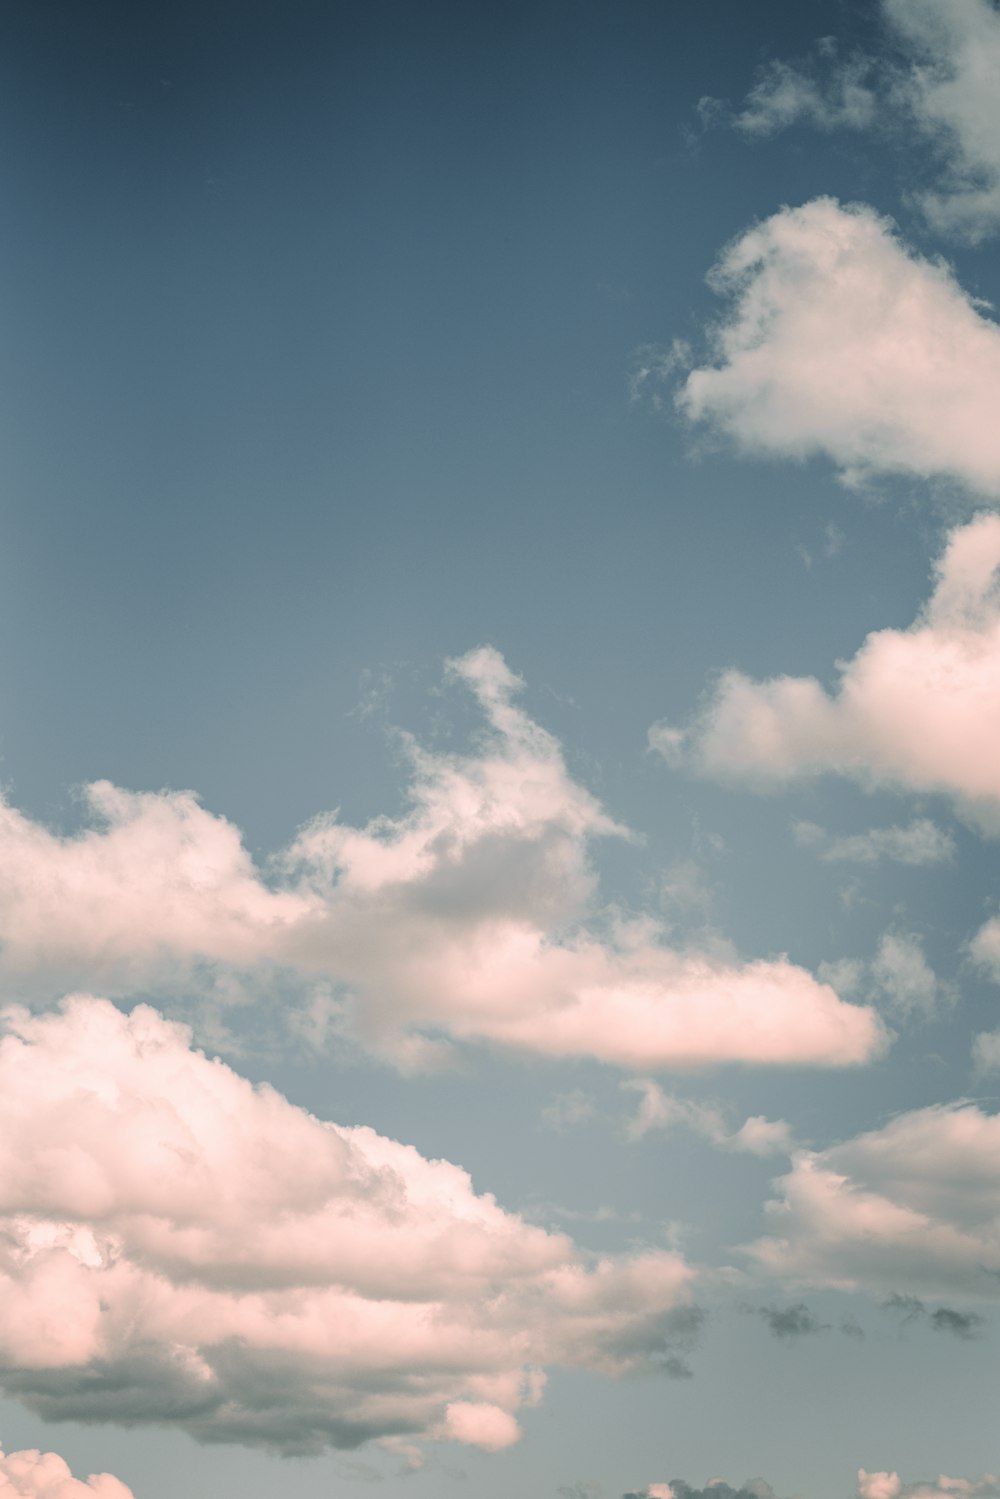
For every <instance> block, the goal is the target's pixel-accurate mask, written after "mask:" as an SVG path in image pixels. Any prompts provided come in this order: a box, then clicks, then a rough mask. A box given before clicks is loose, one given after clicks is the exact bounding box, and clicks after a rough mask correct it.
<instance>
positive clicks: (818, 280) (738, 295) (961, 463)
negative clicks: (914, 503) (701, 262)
mask: <svg viewBox="0 0 1000 1499" xmlns="http://www.w3.org/2000/svg"><path fill="white" fill-rule="evenodd" d="M709 279H710V283H711V285H712V286H713V288H714V289H715V290H716V291H717V292H718V293H719V294H720V295H721V296H723V297H725V298H726V299H727V302H728V308H727V312H726V314H725V316H724V317H723V319H722V321H721V322H720V323H719V324H718V325H717V326H716V328H715V329H714V332H713V335H712V352H713V356H714V357H713V362H712V363H711V364H708V365H706V366H705V367H703V368H700V369H694V370H692V371H691V372H690V373H689V374H688V376H687V378H686V380H685V381H684V382H683V384H682V385H681V386H680V388H679V391H678V393H677V405H678V407H679V409H680V411H681V412H682V413H683V414H684V415H685V416H686V417H687V418H688V419H689V420H690V421H692V422H705V423H708V424H710V425H711V426H712V427H713V428H715V429H716V430H717V431H719V432H721V433H724V434H725V435H726V436H728V437H729V438H731V439H733V440H734V441H735V443H736V444H737V446H738V447H739V448H740V449H742V450H743V451H744V452H748V453H756V454H770V455H773V456H777V457H785V458H796V459H805V458H809V457H811V456H813V455H819V454H821V455H825V456H826V457H828V458H829V459H831V460H832V462H833V463H835V464H836V465H837V467H838V468H839V469H840V470H841V471H842V473H843V474H844V475H845V476H846V477H847V478H848V479H852V480H856V479H860V478H862V477H864V476H865V475H868V474H874V473H879V472H882V473H901V474H910V475H916V476H918V477H920V478H925V479H926V478H932V477H935V476H939V477H944V478H949V479H952V480H957V481H959V482H960V483H962V484H963V485H965V486H967V487H968V488H969V489H971V490H974V491H978V492H980V493H983V494H988V495H997V494H1000V430H998V427H997V423H996V422H995V420H994V412H995V410H996V407H997V403H998V400H1000V329H998V327H997V325H996V323H995V322H993V321H992V319H990V318H988V317H986V316H985V315H984V314H983V312H982V311H981V310H980V309H979V308H978V307H977V306H976V305H974V304H973V302H971V301H970V300H969V298H968V297H967V296H966V295H965V294H964V292H963V291H962V289H961V288H960V286H959V285H958V283H957V282H956V280H955V278H954V276H953V275H952V273H951V271H950V270H949V269H948V268H947V267H946V266H944V265H942V264H941V263H939V262H931V261H928V260H924V259H922V258H920V257H919V256H917V255H915V254H914V253H912V252H911V251H909V250H908V249H907V248H906V247H905V246H904V245H903V244H902V243H901V242H900V240H899V239H898V238H897V237H896V234H895V232H894V230H893V226H892V224H891V223H890V222H889V221H888V220H886V219H883V218H881V217H880V216H879V215H878V214H876V213H875V212H874V211H873V210H872V209H870V208H866V207H863V206H853V207H843V206H842V205H841V204H839V203H838V202H836V201H835V200H834V199H832V198H819V199H816V200H814V201H813V202H810V203H806V204H805V205H804V206H803V207H801V208H785V209H782V210H781V211H780V212H779V213H776V214H774V215H773V216H772V217H771V218H769V219H765V220H764V222H763V223H761V224H758V225H757V226H756V227H755V228H753V229H750V230H748V231H747V232H746V233H745V234H743V235H742V236H741V237H740V238H739V239H737V240H736V241H735V242H734V243H733V244H732V245H730V246H729V248H728V249H727V250H726V251H725V253H724V254H723V256H722V258H721V260H720V261H719V263H718V264H717V266H716V267H715V269H714V271H713V272H712V274H711V276H710V278H709Z"/></svg>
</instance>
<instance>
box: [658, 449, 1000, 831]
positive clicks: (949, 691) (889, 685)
mask: <svg viewBox="0 0 1000 1499" xmlns="http://www.w3.org/2000/svg"><path fill="white" fill-rule="evenodd" d="M998 431H1000V428H998ZM998 565H1000V517H998V516H993V515H981V516H979V517H978V518H977V519H975V520H973V521H971V522H970V523H969V524H968V525H965V526H962V527H959V528H958V529H956V530H955V531H953V532H952V533H951V535H950V537H949V540H948V544H947V546H946V548H945V551H944V555H943V556H942V557H941V559H940V560H939V562H938V564H937V568H936V582H935V587H934V592H933V594H932V596H931V599H930V602H929V603H928V605H927V607H926V608H925V609H924V610H923V611H922V612H921V614H920V615H919V616H918V618H917V620H916V621H915V622H914V624H913V625H911V626H910V628H909V629H906V630H879V631H876V632H874V633H873V634H871V635H869V636H868V638H867V640H866V641H865V642H864V644H863V645H862V647H861V649H860V650H859V651H858V652H857V654H856V655H855V656H854V657H853V658H852V659H851V660H850V661H847V662H845V663H839V664H838V670H839V672H840V682H839V685H838V687H837V688H836V690H835V691H834V692H833V693H828V692H827V691H826V690H825V688H824V687H823V686H822V685H821V683H820V682H819V681H817V680H816V678H815V677H775V678H772V679H771V680H769V681H764V682H759V681H754V680H753V679H751V678H750V677H746V676H744V675H743V674H742V673H741V672H738V671H728V672H725V673H724V674H723V675H722V676H721V678H720V679H719V681H718V683H717V685H716V687H715V689H714V691H713V693H712V695H711V697H710V699H709V701H708V703H707V705H706V706H705V708H704V709H703V710H702V712H701V714H700V715H699V717H698V718H697V719H696V720H695V721H694V723H693V724H691V725H690V726H689V727H688V728H687V729H686V730H685V731H683V732H681V731H678V730H677V729H670V728H666V727H665V726H661V725H656V726H654V727H653V729H651V731H650V744H651V746H652V747H653V748H654V749H658V750H661V752H663V753H664V754H665V755H666V757H667V759H668V760H669V761H670V763H677V762H678V761H679V760H681V761H685V762H686V763H688V764H690V765H691V766H692V767H694V768H695V769H698V770H700V771H701V772H702V773H703V774H705V775H708V776H711V777H715V778H718V779H723V780H733V781H743V782H747V783H749V784H751V785H755V786H756V787H758V788H759V789H766V788H768V787H777V786H779V785H781V784H782V783H785V782H788V781H791V780H794V779H796V778H801V777H805V776H810V775H819V774H821V773H824V772H832V773H836V774H839V775H844V776H849V777H851V778H853V779H854V780H857V781H860V782H861V784H862V785H863V786H866V787H874V786H885V787H889V788H891V789H894V790H900V791H920V792H941V793H943V794H945V795H947V796H949V797H950V798H951V800H952V802H953V803H954V806H955V810H956V811H957V812H958V813H959V814H960V815H961V816H963V817H965V818H966V819H967V820H970V821H972V822H974V823H975V824H977V825H978V826H979V827H981V828H982V829H984V830H985V831H987V832H989V833H993V834H996V833H1000V693H998V692H997V682H998V681H1000V594H998V589H997V580H996V570H997V567H998Z"/></svg>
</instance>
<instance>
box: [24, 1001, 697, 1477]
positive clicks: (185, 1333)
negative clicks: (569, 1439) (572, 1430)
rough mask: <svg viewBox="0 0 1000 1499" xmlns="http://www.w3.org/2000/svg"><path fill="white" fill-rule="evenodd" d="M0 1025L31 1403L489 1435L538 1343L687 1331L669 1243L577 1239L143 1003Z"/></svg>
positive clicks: (533, 1368) (306, 1444)
mask: <svg viewBox="0 0 1000 1499" xmlns="http://www.w3.org/2000/svg"><path fill="white" fill-rule="evenodd" d="M6 1029H7V1034H6V1036H5V1038H4V1040H3V1042H2V1043H0V1384H2V1385H3V1387H4V1388H5V1389H6V1391H7V1392H8V1393H9V1394H12V1395H15V1396H17V1397H19V1398H20V1399H22V1400H23V1401H25V1402H26V1403H27V1404H28V1405H29V1406H31V1407H32V1408H33V1409H34V1410H36V1411H38V1412H39V1413H40V1414H42V1415H43V1416H46V1417H49V1418H59V1419H82V1420H87V1419H103V1420H116V1421H123V1422H126V1423H129V1424H134V1423H136V1422H141V1421H157V1422H161V1423H162V1422H164V1421H167V1422H172V1423H175V1424H177V1425H179V1426H182V1427H184V1428H185V1429H187V1430H188V1431H189V1432H191V1433H192V1434H193V1435H195V1436H197V1437H202V1438H206V1439H212V1440H231V1441H240V1442H245V1443H259V1444H268V1445H273V1446H275V1447H278V1448H281V1449H282V1450H285V1451H310V1450H317V1449H318V1448H320V1447H322V1446H323V1445H324V1444H330V1445H333V1446H346V1447H350V1446H355V1445H357V1444H358V1443H359V1442H361V1441H364V1440H368V1439H372V1438H376V1439H377V1438H393V1437H406V1438H407V1439H413V1438H415V1437H420V1436H430V1437H444V1438H447V1439H450V1440H456V1441H464V1442H472V1443H474V1444H475V1445H478V1446H481V1447H484V1448H486V1449H487V1450H491V1451H492V1450H495V1449H497V1448H498V1447H500V1446H504V1445H507V1444H508V1443H509V1442H510V1441H512V1440H514V1439H515V1437H516V1435H517V1424H516V1419H515V1415H514V1412H515V1411H516V1409H517V1408H518V1406H519V1405H523V1404H525V1403H528V1404H531V1403H534V1402H535V1401H536V1400H537V1399H538V1398H539V1396H540V1394H541V1389H542V1384H543V1377H542V1375H541V1372H540V1370H541V1367H542V1366H543V1365H545V1364H550V1363H556V1364H560V1363H561V1364H569V1365H575V1366H582V1367H586V1368H591V1369H597V1370H604V1371H606V1372H608V1373H610V1374H620V1373H625V1372H628V1371H630V1370H635V1369H638V1368H641V1367H643V1366H645V1365H649V1364H653V1365H655V1364H656V1362H657V1360H658V1359H660V1358H662V1357H663V1356H664V1351H665V1349H666V1347H667V1346H668V1344H669V1342H670V1339H671V1335H672V1329H674V1328H676V1327H677V1326H678V1320H677V1319H678V1318H680V1319H681V1323H680V1325H681V1327H682V1331H685V1330H686V1331H689V1322H690V1317H691V1312H690V1310H689V1309H687V1308H686V1306H685V1304H686V1303H687V1302H688V1301H689V1297H690V1290H691V1282H692V1273H691V1271H690V1270H689V1269H688V1268H687V1266H686V1265H685V1264H684V1262H683V1261H682V1260H681V1259H680V1258H679V1257H678V1256H677V1255H676V1254H673V1253H667V1252H662V1251H656V1250H650V1251H647V1252H643V1253H636V1254H633V1255H626V1256H617V1257H615V1256H611V1257H605V1258H602V1259H596V1258H588V1257H586V1256H584V1255H583V1254H581V1253H580V1252H579V1251H578V1250H577V1249H576V1247H575V1246H574V1244H573V1243H572V1241H571V1240H570V1239H569V1238H567V1237H566V1236H565V1235H562V1234H553V1233H549V1232H547V1231H545V1230H543V1229H541V1228H538V1227H534V1226H532V1225H530V1224H528V1223H526V1222H525V1221H524V1220H523V1219H522V1218H520V1217H518V1216H517V1215H515V1214H511V1213H507V1212H505V1211H503V1209H501V1208H500V1207H499V1206H498V1205H497V1203H496V1201H495V1200H494V1199H493V1197H491V1196H489V1195H479V1194H477V1193H476V1192H474V1190H473V1188H472V1184H471V1182H470V1180H469V1177H468V1175H467V1174H466V1173H465V1172H464V1171H463V1170H461V1169H460V1168H459V1167H458V1166H454V1165H452V1164H450V1163H449V1162H447V1161H441V1160H436V1161H431V1160H426V1159H424V1158H423V1157H422V1156H420V1155H419V1154H418V1153H417V1151H416V1150H414V1149H412V1148H411V1147H409V1146H406V1145H401V1144H398V1143H397V1142H396V1141H394V1140H389V1139H386V1138H384V1137H382V1136H380V1135H378V1134H376V1133H375V1132H374V1131H373V1130H371V1129H367V1128H363V1127H353V1128H342V1127H339V1126H336V1125H333V1124H328V1123H324V1122H323V1121H321V1120H319V1119H316V1118H314V1117H313V1116H311V1115H310V1114H307V1113H306V1112H305V1111H304V1110H302V1109H299V1108H296V1107H294V1106H293V1105H292V1104H290V1103H289V1102H287V1101H286V1100H285V1099H284V1098H282V1097H281V1096H280V1095H279V1094H278V1093H276V1092H274V1091H273V1090H272V1089H270V1088H268V1087H266V1086H262V1087H259V1088H254V1087H253V1086H251V1084H250V1083H249V1082H247V1081H246V1080H244V1079H243V1078H241V1077H239V1076H238V1075H237V1074H236V1073H234V1072H233V1071H231V1070H230V1069H229V1068H228V1067H226V1066H224V1065H222V1064H221V1063H220V1062H218V1061H210V1060H208V1059H207V1058H206V1057H204V1056H203V1055H202V1054H200V1053H198V1052H196V1051H193V1050H192V1049H191V1047H190V1044H189V1036H188V1034H187V1032H186V1031H185V1029H184V1027H181V1026H178V1025H175V1024H171V1023H168V1022H167V1021H165V1020H163V1019H162V1018H161V1017H160V1016H159V1015H158V1014H157V1013H156V1012H155V1011H154V1010H152V1009H149V1008H147V1007H145V1006H140V1007H138V1008H137V1009H135V1010H133V1012H132V1013H131V1015H130V1016H128V1017H126V1016H124V1015H123V1014H122V1013H121V1012H119V1011H118V1010H116V1009H115V1008H114V1007H113V1006H112V1005H111V1004H110V1003H108V1002H107V1001H103V1000H95V999H89V998H76V999H73V1000H70V1001H67V1002H66V1004H65V1006H64V1008H63V1012H62V1013H61V1014H57V1015H56V1014H49V1015H45V1016H40V1017H31V1016H29V1015H28V1014H27V1012H25V1011H16V1010H15V1011H8V1012H7V1015H6ZM685 1318H686V1319H687V1320H686V1321H685ZM109 1492H114V1491H109Z"/></svg>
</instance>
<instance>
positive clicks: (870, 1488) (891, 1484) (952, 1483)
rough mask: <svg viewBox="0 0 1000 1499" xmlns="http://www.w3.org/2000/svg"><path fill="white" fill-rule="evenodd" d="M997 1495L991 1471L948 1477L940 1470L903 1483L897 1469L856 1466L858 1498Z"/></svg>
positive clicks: (988, 1498) (989, 1498)
mask: <svg viewBox="0 0 1000 1499" xmlns="http://www.w3.org/2000/svg"><path fill="white" fill-rule="evenodd" d="M998 1495H1000V1478H997V1477H996V1475H995V1474H993V1473H984V1474H983V1475H982V1477H980V1478H949V1477H948V1475H947V1474H946V1473H939V1474H938V1476H937V1478H925V1479H918V1480H917V1482H916V1483H904V1482H903V1480H902V1479H901V1478H900V1476H899V1474H898V1473H866V1472H865V1470H864V1468H860V1469H859V1470H858V1496H859V1499H997V1496H998Z"/></svg>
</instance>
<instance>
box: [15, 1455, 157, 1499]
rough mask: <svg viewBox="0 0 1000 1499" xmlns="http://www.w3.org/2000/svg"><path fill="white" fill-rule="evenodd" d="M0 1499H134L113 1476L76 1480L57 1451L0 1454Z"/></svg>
mask: <svg viewBox="0 0 1000 1499" xmlns="http://www.w3.org/2000/svg"><path fill="white" fill-rule="evenodd" d="M0 1499H134V1495H133V1493H132V1490H131V1489H130V1488H128V1487H127V1486H126V1485H125V1484H124V1483H122V1482H121V1480H120V1479H118V1478H113V1477H112V1476H111V1474H110V1473H92V1474H91V1475H90V1477H89V1478H87V1479H83V1478H74V1477H73V1475H72V1473H71V1472H70V1470H69V1467H68V1466H67V1464H66V1463H65V1461H64V1460H63V1459H62V1458H61V1457H60V1456H59V1454H58V1453H56V1452H39V1451H38V1450H37V1449H35V1448H27V1449H25V1450H24V1451H23V1452H7V1453H3V1452H0Z"/></svg>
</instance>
